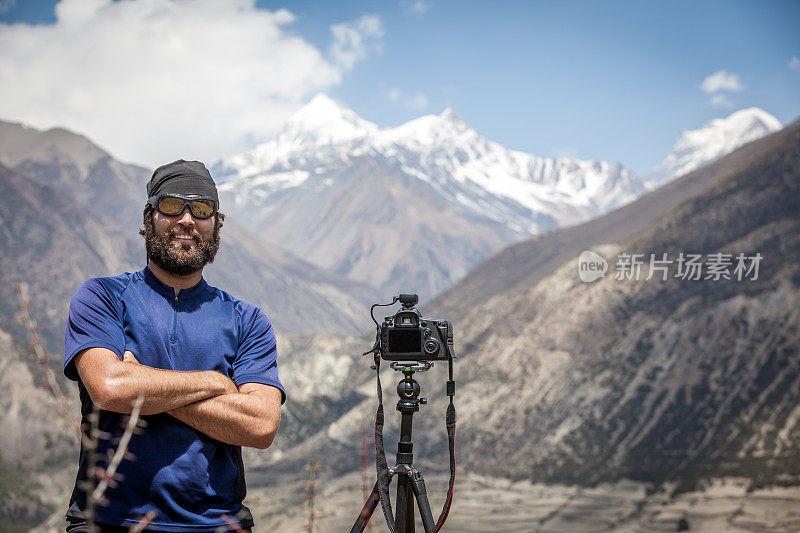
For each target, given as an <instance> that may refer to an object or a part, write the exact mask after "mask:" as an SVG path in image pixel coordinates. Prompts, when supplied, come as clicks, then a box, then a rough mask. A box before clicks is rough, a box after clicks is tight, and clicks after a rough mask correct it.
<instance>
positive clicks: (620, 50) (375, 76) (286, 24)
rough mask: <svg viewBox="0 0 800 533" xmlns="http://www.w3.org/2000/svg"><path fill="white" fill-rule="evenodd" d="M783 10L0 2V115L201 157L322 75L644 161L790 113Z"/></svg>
mask: <svg viewBox="0 0 800 533" xmlns="http://www.w3.org/2000/svg"><path fill="white" fill-rule="evenodd" d="M798 28H800V2H799V1H776V0H767V1H749V2H745V1H735V0H726V1H696V0H695V1H691V2H689V1H686V2H684V1H670V2H647V1H640V0H637V1H608V2H597V1H570V0H565V1H560V2H553V1H541V2H537V1H530V2H522V1H514V2H511V1H494V2H489V1H482V2H477V1H473V2H470V1H460V2H455V1H453V2H445V1H436V0H398V1H389V0H387V1H380V2H378V1H371V2H367V1H356V0H351V1H342V2H332V1H323V0H320V1H297V2H277V1H273V0H257V1H256V0H227V1H217V0H120V1H114V0H61V1H60V2H56V1H53V0H0V119H3V120H11V121H17V122H23V123H25V124H28V125H31V126H34V127H37V128H49V127H54V126H61V127H66V128H68V129H71V130H73V131H76V132H78V133H82V134H84V135H86V136H88V137H89V138H90V139H92V140H93V141H95V142H96V143H98V144H100V145H101V146H102V147H103V148H105V149H106V150H108V151H110V152H111V154H112V155H114V156H115V157H117V158H119V159H122V160H124V161H128V162H135V163H140V164H143V165H145V166H149V167H154V166H157V165H159V164H162V163H164V162H167V161H171V160H173V159H176V158H178V157H183V158H187V159H201V160H204V161H206V162H208V163H212V162H213V161H216V160H218V159H220V158H222V157H225V156H228V155H231V154H233V153H236V152H238V151H241V150H244V149H247V148H251V147H253V146H254V145H255V144H257V143H258V142H261V141H264V140H267V139H269V138H270V137H272V136H274V135H275V134H276V133H277V131H279V129H280V127H281V125H282V124H283V123H284V121H285V120H286V119H287V118H288V117H289V116H290V115H291V114H292V113H293V112H294V111H296V110H297V109H299V108H300V107H302V106H303V105H304V104H305V103H307V102H308V101H309V100H311V98H313V96H314V95H316V94H317V93H320V92H322V93H325V94H328V95H329V96H331V97H332V98H334V99H335V100H337V101H338V102H340V103H341V104H342V105H344V106H347V107H349V108H351V109H353V110H354V111H355V112H356V113H358V114H359V115H360V116H361V117H362V118H364V119H366V120H369V121H372V122H374V123H376V124H378V125H379V126H381V127H392V126H397V125H400V124H402V123H404V122H406V121H408V120H411V119H413V118H417V117H419V116H422V115H426V114H439V113H441V112H442V111H443V110H444V109H446V108H451V109H452V110H453V111H454V112H455V113H456V115H458V116H459V117H460V118H461V119H462V120H464V121H465V122H466V123H467V124H468V125H470V126H471V127H472V128H474V129H475V130H476V131H477V132H478V133H479V134H481V135H483V136H484V137H486V138H488V139H490V140H492V141H496V142H498V143H500V144H502V145H504V146H505V147H507V148H510V149H514V150H520V151H523V152H528V153H532V154H535V155H540V156H548V157H556V156H559V157H562V156H563V157H578V158H581V159H600V160H606V161H612V162H621V163H623V164H624V165H626V166H628V167H629V168H631V169H632V170H634V171H635V172H637V173H638V174H640V175H645V174H647V173H648V172H650V171H652V170H653V168H654V167H655V166H656V165H658V164H659V163H660V162H661V161H662V160H663V159H664V157H666V155H667V154H668V153H669V152H670V150H671V147H672V145H673V144H674V143H675V141H676V140H677V138H678V136H679V135H680V133H681V131H682V130H686V129H694V128H698V127H700V126H701V125H703V124H704V123H706V122H708V121H709V120H711V119H713V118H717V117H724V116H728V115H729V114H731V113H733V112H734V111H736V110H739V109H743V108H747V107H753V106H755V107H760V108H762V109H764V110H766V111H768V112H769V113H771V114H773V115H775V116H776V117H777V118H778V120H780V121H781V123H783V124H788V123H789V122H792V121H793V120H795V119H797V118H798V117H800V31H798Z"/></svg>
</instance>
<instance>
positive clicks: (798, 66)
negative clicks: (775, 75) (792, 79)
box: [787, 56, 800, 72]
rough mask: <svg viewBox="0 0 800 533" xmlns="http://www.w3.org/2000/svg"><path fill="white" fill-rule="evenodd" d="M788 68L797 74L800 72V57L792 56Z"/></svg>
mask: <svg viewBox="0 0 800 533" xmlns="http://www.w3.org/2000/svg"><path fill="white" fill-rule="evenodd" d="M787 66H788V67H789V68H790V69H792V70H794V71H795V72H800V57H797V56H792V59H790V60H789V64H788V65H787Z"/></svg>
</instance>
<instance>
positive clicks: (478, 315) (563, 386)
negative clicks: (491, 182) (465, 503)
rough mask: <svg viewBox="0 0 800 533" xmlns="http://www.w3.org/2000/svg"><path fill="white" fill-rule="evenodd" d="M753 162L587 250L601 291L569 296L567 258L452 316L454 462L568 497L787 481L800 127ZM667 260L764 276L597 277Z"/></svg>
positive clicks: (794, 400) (794, 361) (791, 465)
mask: <svg viewBox="0 0 800 533" xmlns="http://www.w3.org/2000/svg"><path fill="white" fill-rule="evenodd" d="M758 148H760V149H759V150H758V151H757V152H756V153H751V154H750V157H748V158H747V159H746V164H743V165H741V166H736V167H735V168H733V169H731V171H730V172H729V173H727V174H726V175H725V176H723V177H721V179H719V180H718V181H716V182H714V183H712V184H711V185H710V186H709V188H707V189H706V190H705V191H703V192H702V193H700V194H698V195H696V196H693V197H691V198H689V199H687V200H686V201H684V202H682V203H680V204H678V205H677V206H675V207H674V208H672V209H671V210H669V211H667V212H666V213H665V214H664V215H662V216H661V217H659V218H658V219H657V220H655V221H653V223H651V224H650V225H649V226H648V227H646V228H645V229H644V230H642V231H639V232H636V233H635V234H634V235H632V236H630V237H628V238H625V239H621V240H619V241H617V242H616V243H613V242H612V243H611V244H608V245H606V246H592V247H591V248H592V249H593V250H595V251H596V252H598V253H600V255H601V256H603V257H605V258H607V260H608V262H609V267H610V271H609V274H607V275H606V277H605V278H603V279H601V280H599V281H596V282H594V283H591V284H589V283H583V282H582V281H580V279H579V277H578V271H577V264H576V262H577V255H575V256H573V258H571V259H570V260H568V261H565V262H563V263H562V264H561V265H560V266H558V267H557V268H555V269H554V270H552V271H549V272H548V271H540V276H539V277H538V278H537V279H531V278H529V277H526V278H522V280H521V281H520V282H518V283H515V284H511V285H510V286H509V287H508V288H507V289H506V290H505V291H501V292H498V293H496V294H494V295H492V296H491V297H488V298H487V300H486V302H485V303H484V304H481V305H476V306H475V307H474V308H473V309H471V310H470V311H468V312H465V314H464V315H463V318H461V319H460V320H459V321H458V325H459V326H460V327H459V328H458V330H457V331H459V332H460V333H461V334H460V340H461V342H460V343H459V345H460V347H461V350H460V351H461V354H462V355H463V358H462V359H461V361H460V362H459V369H460V372H459V374H460V376H461V382H462V383H463V385H462V387H461V398H462V401H461V409H460V412H461V413H462V414H461V418H460V426H459V427H460V431H461V435H462V438H461V443H462V450H463V458H464V460H463V462H465V463H466V464H468V465H472V466H474V467H475V468H476V469H477V470H479V471H483V472H493V473H503V474H505V475H508V476H512V477H526V478H531V479H536V480H546V481H566V482H573V483H595V482H599V481H603V480H609V479H618V478H622V477H629V478H633V479H643V480H651V481H663V480H667V479H677V480H680V481H682V482H684V483H686V484H687V485H690V484H691V483H692V482H693V481H694V480H695V479H697V478H699V477H708V476H714V475H731V474H733V475H745V476H748V477H750V478H753V479H756V480H759V481H778V480H781V479H783V478H786V476H789V479H795V482H797V481H800V477H798V476H800V470H798V464H800V463H798V457H800V448H798V446H797V442H798V438H800V433H798V432H799V431H800V426H798V424H797V422H798V420H799V419H800V418H799V417H800V408H798V405H800V359H798V353H800V333H798V332H799V331H800V311H798V309H800V306H798V304H799V303H800V269H798V264H800V263H799V262H798V260H800V254H799V253H798V250H799V249H800V247H799V246H798V245H800V216H798V211H797V206H798V205H800V173H799V172H798V168H800V165H799V163H800V122H795V123H794V124H792V125H790V126H788V127H787V128H786V129H784V130H783V131H781V132H779V133H777V134H774V135H773V136H771V137H770V138H767V139H764V142H763V143H761V144H760V145H758ZM736 155H737V154H732V156H728V157H734V156H736ZM739 155H742V154H739ZM723 161H724V160H723ZM543 240H544V239H543ZM597 244H600V243H597ZM681 252H685V253H697V254H703V259H704V261H709V260H710V259H709V256H710V254H717V253H725V254H733V257H734V258H735V257H736V255H737V254H739V253H744V254H746V255H747V256H754V255H755V254H757V253H760V254H761V255H762V256H763V264H761V267H760V271H759V274H758V278H757V279H756V280H753V279H752V277H751V279H745V280H742V281H738V280H737V279H736V277H735V276H733V277H732V279H720V280H718V281H715V280H714V279H713V276H712V279H705V278H704V279H701V280H686V279H681V278H679V277H677V278H676V277H675V274H676V273H677V265H676V264H673V265H672V266H671V268H672V270H671V271H670V275H669V277H668V279H667V280H662V279H661V275H660V274H657V275H656V276H654V277H653V278H652V279H650V280H647V281H645V278H646V277H647V272H648V268H647V266H645V267H644V268H643V269H642V276H641V279H640V280H639V281H636V280H631V279H622V280H619V279H616V277H615V275H614V269H615V264H616V261H617V257H618V256H619V254H620V253H629V254H639V253H640V254H645V255H644V257H645V258H646V259H645V260H646V261H647V259H648V258H649V254H651V253H655V254H658V255H657V257H658V258H661V254H662V253H667V254H668V257H669V258H672V259H673V260H675V259H677V257H678V256H679V254H680V253H681ZM500 259H502V257H498V260H500ZM506 260H509V261H513V259H512V258H510V257H509V258H506ZM733 265H735V261H734V263H733ZM733 265H731V267H730V270H729V272H730V274H731V275H733V269H734V266H733ZM707 275H708V273H707V272H704V273H703V276H704V277H705V276H707ZM791 476H794V478H792V477H791Z"/></svg>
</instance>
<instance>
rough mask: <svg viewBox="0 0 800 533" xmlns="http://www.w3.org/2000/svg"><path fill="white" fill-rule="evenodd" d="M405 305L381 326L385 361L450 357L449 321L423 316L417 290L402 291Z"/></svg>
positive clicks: (382, 353)
mask: <svg viewBox="0 0 800 533" xmlns="http://www.w3.org/2000/svg"><path fill="white" fill-rule="evenodd" d="M398 299H399V300H400V304H401V305H402V308H401V309H400V310H399V311H397V313H395V314H394V315H392V316H387V317H386V318H384V320H383V324H382V325H381V327H380V351H381V358H383V359H384V360H386V361H447V360H448V358H449V354H451V353H452V348H453V330H452V327H451V326H450V322H448V321H447V320H442V319H439V318H429V317H424V316H422V314H421V313H420V312H419V311H417V308H416V307H414V306H415V305H416V304H417V302H418V301H419V298H418V297H417V295H416V294H401V295H400V296H399V297H398Z"/></svg>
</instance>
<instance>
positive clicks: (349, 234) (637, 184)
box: [214, 95, 646, 295]
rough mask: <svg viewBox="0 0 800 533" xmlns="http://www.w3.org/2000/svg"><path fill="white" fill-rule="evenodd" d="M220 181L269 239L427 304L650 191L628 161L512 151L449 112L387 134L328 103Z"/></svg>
mask: <svg viewBox="0 0 800 533" xmlns="http://www.w3.org/2000/svg"><path fill="white" fill-rule="evenodd" d="M214 172H215V175H216V176H218V178H219V181H220V190H221V193H222V195H223V205H225V204H227V205H230V204H231V203H233V204H235V206H236V208H235V210H234V212H235V215H234V216H235V217H238V218H240V219H241V220H245V221H247V223H248V225H249V226H250V227H251V229H253V230H255V231H256V232H258V233H259V234H260V235H261V236H263V237H265V238H266V239H267V240H271V241H272V242H275V243H277V244H280V245H281V246H283V247H286V248H288V249H289V250H290V251H292V252H293V253H295V254H298V255H300V256H301V257H303V258H305V259H307V260H309V261H311V262H312V263H315V264H318V265H321V266H323V267H326V268H329V269H332V270H334V271H336V272H339V273H342V274H345V275H347V276H350V277H352V278H354V279H359V280H361V281H368V282H370V283H372V284H373V285H375V286H377V287H380V288H384V287H385V288H387V289H388V288H389V287H390V286H392V287H394V286H396V285H398V284H402V286H403V287H404V288H405V289H408V290H413V291H417V292H419V293H421V294H425V295H432V294H434V293H436V292H438V291H440V290H442V289H444V288H445V287H447V286H449V285H450V284H451V283H453V282H454V281H455V280H456V279H458V278H459V277H461V276H462V275H464V274H465V273H466V272H467V270H468V269H469V268H471V267H472V266H474V265H475V264H477V263H478V262H479V261H481V260H482V259H484V258H486V257H487V256H488V255H490V254H491V253H493V252H495V251H497V250H499V249H500V248H502V247H503V246H505V245H507V244H509V243H511V242H514V241H516V240H519V239H522V238H525V237H528V236H530V235H534V234H536V233H539V232H542V231H547V230H550V229H553V228H556V227H559V226H562V225H568V224H574V223H577V222H580V221H583V220H587V219H589V218H591V217H594V216H596V215H598V214H601V213H604V212H606V211H608V210H610V209H613V208H614V207H617V206H619V205H621V204H623V203H626V202H628V201H631V200H633V199H634V198H636V197H637V196H638V195H640V194H641V193H643V192H644V191H645V190H646V188H645V186H644V185H643V183H642V182H641V180H640V179H639V178H638V177H637V176H636V175H635V174H634V173H633V172H631V171H630V170H628V169H626V168H625V167H623V166H622V165H620V164H618V163H606V162H602V161H581V160H577V159H552V158H543V157H537V156H533V155H530V154H525V153H522V152H516V151H512V150H508V149H506V148H504V147H503V146H501V145H499V144H497V143H494V142H492V141H489V140H487V139H485V138H483V137H481V136H480V135H479V134H478V133H477V132H475V130H473V129H472V128H470V127H469V126H468V125H467V124H465V123H464V122H463V121H462V120H461V119H459V118H458V117H457V116H456V115H455V113H453V112H452V110H449V109H448V110H445V111H444V112H443V113H442V114H441V115H428V116H424V117H420V118H418V119H415V120H412V121H410V122H408V123H406V124H403V125H401V126H399V127H396V128H386V129H381V128H378V126H376V125H375V124H373V123H371V122H368V121H366V120H363V119H361V118H360V117H358V115H356V114H355V113H354V112H353V111H351V110H349V109H346V108H344V107H342V106H340V105H339V104H337V103H336V102H334V101H333V100H331V99H330V98H328V97H327V96H324V95H318V96H316V97H315V98H314V99H313V100H312V101H311V102H310V103H309V104H308V105H307V106H306V107H304V108H303V109H301V110H300V111H298V112H297V113H296V114H295V115H294V116H293V117H292V118H291V119H290V120H289V121H288V122H287V124H286V125H285V126H284V128H283V129H282V130H281V131H280V133H279V134H278V135H277V136H276V137H275V138H274V139H272V140H270V141H268V142H265V143H263V144H261V145H260V146H257V147H256V148H254V149H252V150H250V151H247V152H244V153H241V154H238V155H235V156H233V157H230V158H228V159H225V160H223V161H221V162H219V163H217V165H215V167H214ZM224 209H225V208H224V207H223V210H224Z"/></svg>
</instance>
